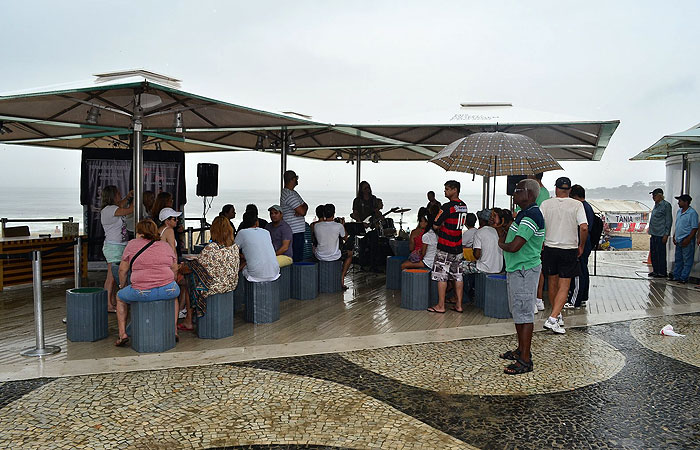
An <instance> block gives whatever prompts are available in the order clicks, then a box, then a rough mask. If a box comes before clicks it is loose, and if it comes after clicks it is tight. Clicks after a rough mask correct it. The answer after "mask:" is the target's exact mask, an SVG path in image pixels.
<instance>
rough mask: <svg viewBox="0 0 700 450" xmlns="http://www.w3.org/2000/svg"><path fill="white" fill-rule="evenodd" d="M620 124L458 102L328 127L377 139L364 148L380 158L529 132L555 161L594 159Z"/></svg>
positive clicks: (426, 154) (309, 152) (324, 152)
mask: <svg viewBox="0 0 700 450" xmlns="http://www.w3.org/2000/svg"><path fill="white" fill-rule="evenodd" d="M324 122H325V121H324ZM619 124H620V121H619V120H604V121H599V120H585V119H583V120H582V119H579V118H575V117H569V116H565V115H561V114H553V113H548V112H542V111H535V110H531V109H525V108H521V107H516V106H513V105H512V104H510V103H462V104H460V105H459V107H457V108H450V109H446V110H437V111H430V110H425V111H421V112H420V113H419V114H411V115H404V116H400V117H396V118H393V119H390V120H387V119H382V120H377V121H367V120H366V118H349V119H348V120H343V121H338V120H337V119H336V121H335V122H333V125H332V129H333V130H334V131H337V132H341V133H346V134H348V135H350V136H356V137H364V138H367V139H373V140H376V141H381V142H382V143H384V145H383V146H375V147H373V148H368V149H367V152H370V151H371V153H372V155H370V156H374V155H377V159H378V160H380V161H394V160H397V161H398V160H429V159H431V158H432V157H433V156H435V154H436V153H437V152H439V151H440V150H441V149H442V148H443V147H445V146H446V145H448V144H449V143H451V142H453V141H455V140H456V139H459V138H461V137H464V136H467V135H469V134H472V133H481V132H487V131H502V132H506V133H516V134H522V135H524V136H528V137H530V138H532V139H534V140H535V141H536V142H538V143H539V144H540V145H542V147H544V148H545V149H546V150H547V152H549V153H550V154H551V155H552V156H553V157H554V158H555V159H556V160H557V161H599V160H600V159H601V158H602V157H603V152H604V151H605V149H606V147H607V146H608V143H609V142H610V139H611V137H612V135H613V133H614V132H615V130H616V129H617V127H618V125H619ZM341 152H344V150H341ZM350 154H352V153H350ZM296 155H298V156H304V157H307V158H315V159H332V158H333V157H334V156H335V154H334V153H333V151H331V150H329V149H324V148H321V147H317V148H306V149H302V148H298V150H297V153H296Z"/></svg>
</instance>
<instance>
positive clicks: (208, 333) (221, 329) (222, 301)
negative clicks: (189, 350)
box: [197, 291, 233, 339]
mask: <svg viewBox="0 0 700 450" xmlns="http://www.w3.org/2000/svg"><path fill="white" fill-rule="evenodd" d="M206 302H207V312H206V313H205V314H204V316H202V317H198V318H197V336H198V337H199V338H200V339H221V338H225V337H229V336H233V291H230V292H224V293H223V294H214V295H210V296H209V297H207V298H206Z"/></svg>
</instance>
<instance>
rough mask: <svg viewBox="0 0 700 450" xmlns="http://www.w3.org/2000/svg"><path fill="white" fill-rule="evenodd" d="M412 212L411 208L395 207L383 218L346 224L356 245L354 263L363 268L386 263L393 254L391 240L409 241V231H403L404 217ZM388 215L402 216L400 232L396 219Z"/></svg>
mask: <svg viewBox="0 0 700 450" xmlns="http://www.w3.org/2000/svg"><path fill="white" fill-rule="evenodd" d="M410 210H411V208H400V207H394V208H391V209H390V210H389V211H387V212H386V213H384V214H383V215H382V216H381V217H376V218H373V219H370V220H369V221H368V222H348V223H346V224H345V231H346V232H347V233H348V234H349V235H350V237H351V238H352V239H353V241H352V242H353V244H354V245H353V261H355V262H357V263H359V264H360V265H361V266H368V265H371V266H375V265H376V264H378V261H385V260H386V257H387V256H391V255H392V254H393V252H392V251H391V247H390V246H389V240H390V239H399V240H407V239H408V231H407V230H404V229H403V224H404V220H403V215H404V213H406V212H408V211H410ZM388 214H400V216H399V220H398V225H399V229H398V230H397V229H396V224H395V223H394V219H392V218H391V217H386V216H387V215H388ZM368 230H369V231H368ZM373 259H374V261H373Z"/></svg>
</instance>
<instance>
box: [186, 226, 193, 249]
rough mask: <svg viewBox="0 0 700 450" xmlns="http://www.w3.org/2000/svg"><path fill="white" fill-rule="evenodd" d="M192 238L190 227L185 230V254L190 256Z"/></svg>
mask: <svg viewBox="0 0 700 450" xmlns="http://www.w3.org/2000/svg"><path fill="white" fill-rule="evenodd" d="M193 237H194V231H193V230H192V227H188V228H187V253H189V254H192V238H193Z"/></svg>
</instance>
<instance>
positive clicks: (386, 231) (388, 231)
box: [377, 217, 396, 238]
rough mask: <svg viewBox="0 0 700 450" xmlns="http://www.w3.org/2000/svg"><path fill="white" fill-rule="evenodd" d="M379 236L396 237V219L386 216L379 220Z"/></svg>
mask: <svg viewBox="0 0 700 450" xmlns="http://www.w3.org/2000/svg"><path fill="white" fill-rule="evenodd" d="M377 228H378V229H379V237H385V238H390V237H395V236H396V226H395V225H394V219H390V218H386V217H385V218H384V219H382V220H381V221H380V222H379V226H378V227H377Z"/></svg>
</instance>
